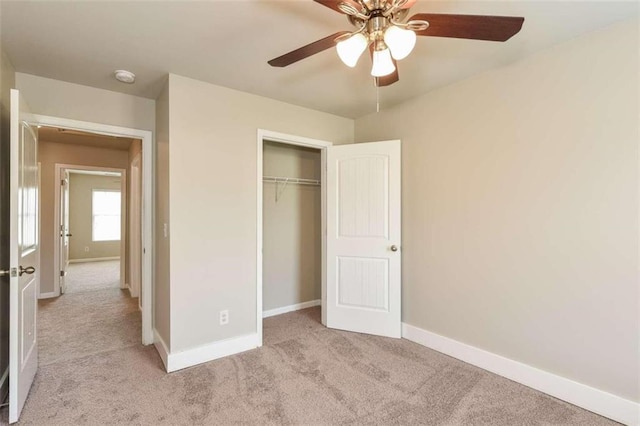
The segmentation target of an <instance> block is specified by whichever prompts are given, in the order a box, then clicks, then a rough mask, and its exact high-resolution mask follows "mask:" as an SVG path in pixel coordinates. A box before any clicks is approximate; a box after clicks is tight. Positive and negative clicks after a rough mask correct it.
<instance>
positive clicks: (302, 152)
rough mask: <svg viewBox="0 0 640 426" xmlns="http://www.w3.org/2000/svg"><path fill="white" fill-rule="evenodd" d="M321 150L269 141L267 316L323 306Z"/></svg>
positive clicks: (266, 176)
mask: <svg viewBox="0 0 640 426" xmlns="http://www.w3.org/2000/svg"><path fill="white" fill-rule="evenodd" d="M320 158H321V157H320V151H319V150H317V149H312V148H305V147H300V146H295V145H288V144H283V143H278V142H269V141H264V144H263V183H262V185H263V197H262V198H263V258H262V259H263V261H262V262H263V267H262V274H263V287H262V288H263V290H262V298H263V307H262V309H263V317H268V316H273V315H278V314H281V313H285V312H289V311H293V310H298V309H302V308H305V307H310V306H317V305H320V297H321V285H322V283H321V279H322V271H321V268H322V254H321V247H322V246H321V244H322V240H321V222H322V215H321V207H322V206H321V186H320V178H321V171H320V164H321V161H320Z"/></svg>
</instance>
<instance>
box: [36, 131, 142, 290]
mask: <svg viewBox="0 0 640 426" xmlns="http://www.w3.org/2000/svg"><path fill="white" fill-rule="evenodd" d="M38 156H39V160H40V163H41V169H40V173H41V187H40V191H41V193H40V197H41V199H40V200H41V202H40V212H41V214H40V226H41V228H40V292H41V293H50V292H53V291H54V279H56V277H55V271H56V268H55V265H54V260H53V254H54V248H55V238H54V237H55V235H54V230H55V229H56V227H55V224H54V214H55V185H56V184H57V179H56V177H55V165H56V163H58V164H72V165H79V166H97V167H113V168H119V169H127V167H128V166H129V153H128V152H127V151H119V150H114V149H104V148H94V147H87V146H81V145H68V144H61V143H51V142H47V141H40V143H39V147H38Z"/></svg>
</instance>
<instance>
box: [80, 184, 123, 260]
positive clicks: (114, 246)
mask: <svg viewBox="0 0 640 426" xmlns="http://www.w3.org/2000/svg"><path fill="white" fill-rule="evenodd" d="M120 185H121V179H120V177H117V176H95V175H87V174H80V173H71V174H70V176H69V225H70V227H69V231H70V233H71V234H72V235H73V236H72V237H70V238H69V260H79V259H95V258H102V257H118V256H120V255H121V254H120V240H116V241H93V223H92V220H93V217H92V212H93V210H92V196H93V190H98V189H110V190H117V191H120V189H121V188H120ZM122 207H124V206H122ZM86 249H88V251H87V250H86Z"/></svg>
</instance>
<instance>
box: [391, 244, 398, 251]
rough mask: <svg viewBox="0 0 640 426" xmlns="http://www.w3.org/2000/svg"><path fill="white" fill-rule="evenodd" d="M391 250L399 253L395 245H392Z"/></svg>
mask: <svg viewBox="0 0 640 426" xmlns="http://www.w3.org/2000/svg"><path fill="white" fill-rule="evenodd" d="M390 248H391V251H398V246H396V245H395V244H394V245H392V246H391V247H390Z"/></svg>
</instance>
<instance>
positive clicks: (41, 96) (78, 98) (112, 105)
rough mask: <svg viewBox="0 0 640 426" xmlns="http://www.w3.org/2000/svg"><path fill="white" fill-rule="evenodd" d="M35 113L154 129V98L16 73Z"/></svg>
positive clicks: (20, 86)
mask: <svg viewBox="0 0 640 426" xmlns="http://www.w3.org/2000/svg"><path fill="white" fill-rule="evenodd" d="M16 84H17V86H18V89H19V90H20V92H22V94H23V95H24V97H25V99H26V100H27V102H28V103H29V106H30V107H31V111H32V112H33V113H34V114H41V115H48V116H53V117H61V118H70V119H73V120H80V121H89V122H93V123H102V124H110V125H112V126H122V127H129V128H134V129H142V130H151V131H154V130H155V101H154V100H152V99H146V98H141V97H138V96H132V95H126V94H123V93H118V92H112V91H109V90H103V89H96V88H94V87H88V86H82V85H79V84H73V83H67V82H64V81H59V80H52V79H50V78H44V77H38V76H35V75H30V74H24V73H16Z"/></svg>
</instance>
